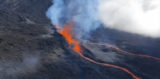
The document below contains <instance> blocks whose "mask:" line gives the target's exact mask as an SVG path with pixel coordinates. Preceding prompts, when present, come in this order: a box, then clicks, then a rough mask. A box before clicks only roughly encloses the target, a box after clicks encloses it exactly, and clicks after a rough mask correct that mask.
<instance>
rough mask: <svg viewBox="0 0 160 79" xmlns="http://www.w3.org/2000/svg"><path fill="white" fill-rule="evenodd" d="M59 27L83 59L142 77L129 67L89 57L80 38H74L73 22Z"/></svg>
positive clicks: (134, 77) (136, 77)
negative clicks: (61, 27) (84, 52)
mask: <svg viewBox="0 0 160 79" xmlns="http://www.w3.org/2000/svg"><path fill="white" fill-rule="evenodd" d="M56 27H58V31H59V33H60V34H61V35H63V37H64V38H65V39H66V41H67V42H68V44H69V45H70V46H72V49H73V50H74V51H75V52H77V53H78V54H79V55H80V57H82V58H83V59H85V60H87V61H89V62H92V63H94V64H98V65H101V66H105V67H112V68H116V69H120V70H122V71H124V72H126V73H128V74H129V75H131V76H132V77H133V79H141V78H140V77H138V76H136V75H135V74H134V73H132V72H131V71H129V70H128V69H126V68H124V67H120V66H117V65H113V64H107V63H100V62H97V61H95V60H93V59H91V58H88V57H86V56H84V55H83V53H82V47H81V45H80V43H79V41H78V40H76V39H74V38H73V36H72V29H73V25H72V24H67V25H66V26H65V27H64V29H59V26H56Z"/></svg>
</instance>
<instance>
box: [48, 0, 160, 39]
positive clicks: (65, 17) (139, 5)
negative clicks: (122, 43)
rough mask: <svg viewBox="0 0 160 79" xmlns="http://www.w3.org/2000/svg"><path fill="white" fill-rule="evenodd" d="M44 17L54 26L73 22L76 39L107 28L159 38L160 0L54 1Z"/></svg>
mask: <svg viewBox="0 0 160 79" xmlns="http://www.w3.org/2000/svg"><path fill="white" fill-rule="evenodd" d="M47 17H48V18H50V19H51V22H52V23H53V24H54V25H59V26H62V27H63V26H64V25H65V24H67V23H68V22H74V23H75V26H76V29H78V32H77V30H76V33H75V34H76V35H75V36H78V38H79V37H80V38H81V36H83V35H89V33H90V32H91V31H94V30H96V29H97V28H98V27H100V26H101V24H103V25H104V26H105V27H107V28H112V29H116V30H120V31H125V32H129V33H133V34H139V35H144V36H149V37H154V38H157V37H160V0H53V5H52V6H51V7H50V8H49V10H48V11H47Z"/></svg>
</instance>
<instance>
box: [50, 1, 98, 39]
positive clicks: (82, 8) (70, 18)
mask: <svg viewBox="0 0 160 79" xmlns="http://www.w3.org/2000/svg"><path fill="white" fill-rule="evenodd" d="M53 3H54V4H53V5H52V6H51V7H50V8H49V10H48V11H47V17H48V18H50V19H51V21H52V24H54V25H58V26H64V25H65V24H68V23H69V22H73V23H74V25H75V26H76V27H75V28H74V31H76V35H75V36H77V37H78V38H81V36H83V35H84V34H86V35H87V34H89V33H90V31H92V30H95V29H96V28H98V27H99V25H100V22H99V19H98V12H97V11H98V7H97V6H98V3H99V0H53ZM77 31H78V32H77Z"/></svg>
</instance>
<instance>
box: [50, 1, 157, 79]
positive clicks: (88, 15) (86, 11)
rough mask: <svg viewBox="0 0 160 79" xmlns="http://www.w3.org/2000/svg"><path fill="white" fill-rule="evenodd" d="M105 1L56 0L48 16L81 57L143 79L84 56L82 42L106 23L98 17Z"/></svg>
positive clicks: (127, 70) (123, 69) (140, 55)
mask: <svg viewBox="0 0 160 79" xmlns="http://www.w3.org/2000/svg"><path fill="white" fill-rule="evenodd" d="M103 1H105V0H92V1H91V0H54V1H53V2H54V4H53V5H52V6H51V7H50V8H49V10H48V11H47V16H48V18H50V19H51V22H52V24H53V25H55V26H56V28H57V30H58V32H59V33H60V34H61V35H62V36H63V37H64V38H65V39H66V41H67V42H68V44H69V46H70V47H71V48H72V49H73V50H74V51H75V52H76V53H77V54H79V56H80V57H82V58H83V59H85V60H87V61H89V62H92V63H94V64H97V65H100V66H105V67H112V68H115V69H119V70H122V71H124V72H126V73H128V74H129V75H130V76H132V78H133V79H141V78H140V77H139V76H137V74H135V73H133V72H131V71H130V70H129V69H127V68H125V67H121V66H118V65H114V64H109V63H101V62H98V61H96V60H94V59H91V58H89V57H87V56H85V55H84V53H85V51H83V46H82V45H81V42H83V39H84V38H85V39H86V38H89V36H90V33H91V32H92V31H94V30H96V29H97V28H98V27H100V26H101V24H103V22H104V21H103V19H102V16H101V18H99V15H98V14H99V13H98V11H99V7H98V6H100V4H102V2H103ZM112 1H117V0H110V2H112ZM130 1H131V0H130ZM109 11H110V10H109ZM111 11H112V10H111ZM102 12H103V11H102ZM105 18H106V17H105ZM101 20H102V22H101ZM107 22H108V21H107ZM142 29H143V28H142ZM90 43H91V44H95V45H104V46H106V47H107V48H110V49H114V50H117V51H118V52H123V53H127V54H129V55H132V56H138V57H145V58H150V59H154V60H158V61H160V58H156V57H152V56H148V55H143V54H134V53H132V52H127V51H125V50H122V49H120V48H119V47H117V46H113V45H110V44H108V43H105V44H104V43H92V42H90Z"/></svg>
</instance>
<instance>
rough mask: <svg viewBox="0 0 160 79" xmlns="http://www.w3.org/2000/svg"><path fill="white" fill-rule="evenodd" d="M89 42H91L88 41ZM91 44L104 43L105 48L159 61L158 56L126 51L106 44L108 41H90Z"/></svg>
mask: <svg viewBox="0 0 160 79" xmlns="http://www.w3.org/2000/svg"><path fill="white" fill-rule="evenodd" d="M88 42H89V41H88ZM90 43H91V42H90ZM91 44H95V45H104V46H106V47H107V48H112V49H115V50H117V51H120V52H123V53H126V54H129V55H132V56H137V57H144V58H150V59H153V60H157V61H160V58H158V57H153V56H150V55H144V54H135V53H132V52H128V51H125V50H122V49H121V48H119V47H117V46H113V45H110V44H108V43H91Z"/></svg>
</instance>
